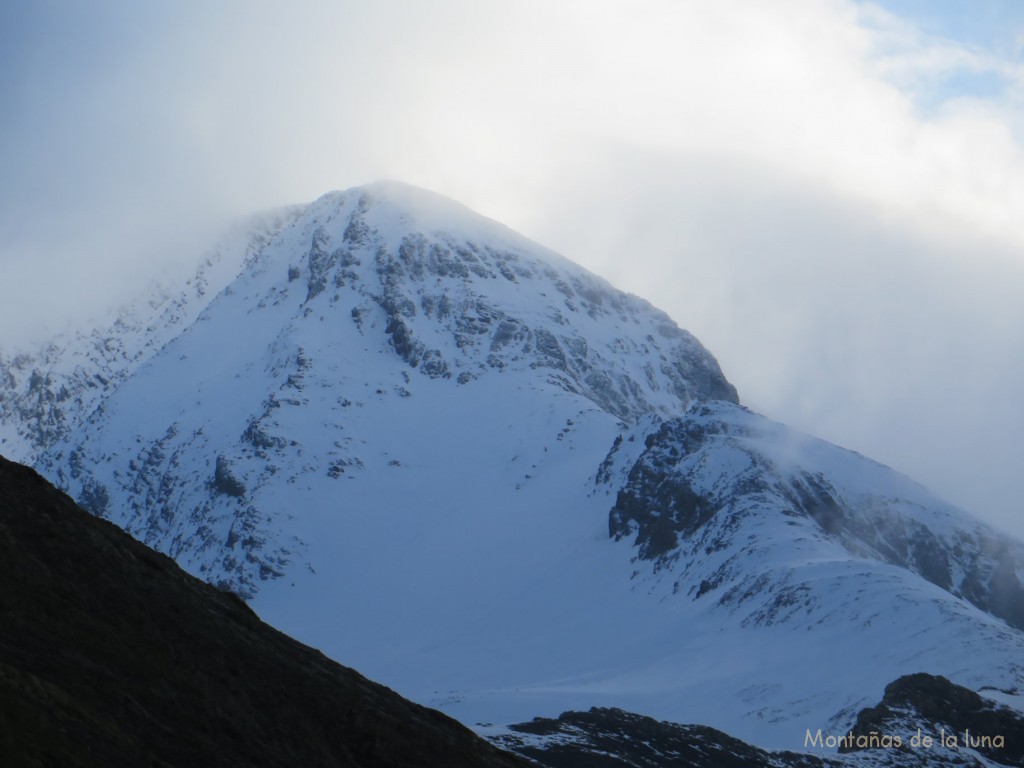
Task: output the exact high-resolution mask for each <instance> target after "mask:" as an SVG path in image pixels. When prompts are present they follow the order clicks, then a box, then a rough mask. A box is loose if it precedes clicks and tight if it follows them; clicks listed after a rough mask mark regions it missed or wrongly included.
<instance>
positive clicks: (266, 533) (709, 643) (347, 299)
mask: <svg viewBox="0 0 1024 768" xmlns="http://www.w3.org/2000/svg"><path fill="white" fill-rule="evenodd" d="M628 257H629V254H624V255H623V258H628ZM204 270H205V271H203V273H202V275H203V276H204V277H203V279H202V280H199V281H194V282H193V284H192V285H190V286H187V290H186V292H185V293H183V294H181V296H175V298H174V299H170V298H167V299H165V300H164V301H163V302H151V306H150V305H146V304H144V305H142V306H143V308H142V309H138V308H137V309H136V310H135V314H134V315H132V316H131V317H123V318H121V319H120V320H119V321H118V322H117V323H115V324H114V325H113V326H112V327H111V328H110V329H109V330H106V331H104V332H97V333H94V334H91V335H80V336H79V337H78V338H77V339H71V340H66V341H64V342H58V343H55V344H54V345H53V346H51V347H50V348H48V349H47V350H44V351H42V352H22V353H20V354H18V355H13V354H8V355H6V356H4V355H0V380H2V381H3V389H2V391H0V419H2V421H0V426H2V429H3V432H0V437H2V438H6V442H5V443H3V444H2V445H0V451H3V452H5V453H8V455H11V456H12V457H13V458H19V459H22V460H26V459H27V460H30V461H31V462H32V463H34V465H35V466H36V467H37V468H39V470H40V471H41V472H42V473H43V474H44V475H46V476H48V477H49V478H50V479H52V480H53V481H54V482H56V483H57V484H58V485H60V486H61V487H63V488H65V489H67V490H68V491H69V492H70V493H71V494H72V495H73V496H75V497H76V498H78V499H79V500H80V501H81V502H82V503H83V505H84V506H86V507H87V508H89V509H90V510H91V511H93V512H94V513H95V514H98V515H101V516H104V517H108V518H110V519H112V520H114V521H115V522H117V523H118V524H119V525H121V526H123V527H125V528H126V529H127V530H128V531H129V532H131V533H132V534H134V535H135V536H136V537H137V538H139V539H140V540H142V541H144V542H145V543H147V544H150V545H151V546H153V547H155V548H157V549H159V550H162V551H164V552H167V553H168V554H170V555H171V556H172V557H174V558H175V559H176V560H177V561H178V562H179V563H181V564H182V565H183V566H185V567H186V568H187V569H189V570H190V571H192V572H193V573H196V574H198V575H201V576H202V577H203V578H205V579H207V580H209V581H211V582H213V583H215V584H218V585H220V586H222V587H226V588H230V589H232V590H234V591H236V592H239V593H240V594H242V595H243V596H245V597H246V598H247V599H249V600H250V603H251V605H252V606H253V607H254V608H255V610H256V611H257V612H258V613H259V614H260V615H261V616H262V617H264V618H265V619H266V620H268V621H269V622H270V623H272V624H274V625H275V626H277V627H279V628H280V629H283V630H284V631H286V632H289V633H290V634H293V635H294V636H296V637H298V638H299V639H300V640H303V641H304V642H307V643H310V644H312V645H315V646H317V647H319V648H321V649H322V650H324V651H325V652H326V653H327V654H328V655H330V656H332V657H334V658H336V659H339V660H341V661H343V662H344V663H346V664H350V665H352V666H354V667H356V668H357V669H359V670H360V671H361V672H363V673H364V674H367V675H368V676H370V677H373V678H375V679H378V680H380V681H382V682H384V683H386V684H388V685H390V686H392V687H394V688H395V689H397V690H398V691H399V692H401V693H403V694H405V695H407V696H409V697H411V698H413V699H414V700H417V701H420V702H422V703H425V704H429V705H431V706H436V707H440V708H442V709H444V710H445V711H447V712H448V713H450V714H452V715H454V716H455V717H457V718H459V719H461V720H463V721H464V722H466V723H468V724H471V725H475V726H476V727H477V728H478V730H480V731H482V732H484V733H487V734H489V735H490V736H492V737H493V738H495V739H499V740H500V739H502V738H505V737H507V736H508V731H506V730H505V729H504V725H506V724H510V723H514V722H521V721H525V720H528V719H529V718H531V717H534V716H545V717H555V716H557V715H558V714H559V713H561V712H563V711H564V710H568V709H575V710H587V709H589V708H590V707H594V706H598V707H615V708H619V709H622V710H629V711H632V712H637V713H640V714H643V715H648V716H652V717H655V718H660V719H664V720H671V721H675V722H681V723H699V724H703V725H708V726H712V727H714V728H718V729H720V730H723V731H725V732H727V733H729V734H732V735H733V736H737V737H740V738H742V739H745V740H747V741H750V742H752V743H754V744H756V745H758V746H761V747H767V748H772V749H789V750H804V749H806V745H805V731H806V730H807V729H810V730H811V731H816V730H817V729H819V728H820V729H823V730H824V732H826V733H830V732H834V733H837V734H842V733H846V731H847V729H848V728H850V727H852V725H853V723H854V720H855V718H856V717H857V714H858V711H859V710H861V709H862V708H863V707H866V706H869V705H872V704H874V703H876V702H878V701H879V699H880V698H881V697H882V693H883V691H884V689H885V686H886V685H887V684H888V683H890V682H892V681H893V680H895V679H896V678H898V677H900V676H902V675H906V674H911V673H919V672H925V673H929V674H933V675H942V676H944V677H946V678H948V679H949V680H951V681H952V682H953V683H956V684H959V685H962V686H966V687H967V688H970V689H972V690H975V691H988V692H989V693H988V695H991V696H996V697H998V698H999V699H1000V700H1002V702H1003V703H1005V704H1008V705H1011V706H1016V707H1018V708H1019V707H1020V706H1021V701H1022V700H1021V698H1020V695H1019V693H1018V692H1019V691H1020V690H1021V686H1022V685H1024V666H1022V665H1024V633H1022V628H1024V599H1022V598H1024V590H1022V587H1021V579H1022V578H1024V569H1022V565H1024V547H1022V545H1021V544H1020V543H1018V542H1015V541H1011V540H1008V539H1006V538H1005V537H1004V536H1002V535H1001V534H1000V533H998V532H996V531H993V530H991V529H989V528H987V527H986V526H984V525H983V524H981V523H979V522H978V521H976V520H974V519H972V518H971V517H969V516H968V515H966V514H965V513H963V512H960V511H959V510H956V509H953V508H951V507H950V506H949V505H947V504H945V503H943V502H942V501H941V500H939V499H936V498H935V497H934V496H932V495H931V494H929V493H928V492H927V491H926V490H925V489H923V488H921V487H920V486H918V485H916V484H914V483H913V482H911V481H910V480H908V479H907V478H905V477H902V476H900V475H898V474H896V473H894V472H892V471H891V470H888V469H887V468H885V467H883V466H881V465H878V464H876V463H874V462H872V461H870V460H868V459H866V458H864V457H862V456H859V455H857V454H854V453H851V452H848V451H844V450H842V449H839V448H836V447H835V446H832V445H829V444H827V443H824V442H822V441H819V440H815V439H813V438H810V437H807V436H804V435H801V434H798V433H796V432H794V431H792V430H790V429H788V428H786V427H785V426H783V425H780V424H776V423H774V422H771V421H770V420H768V419H766V418H764V417H762V416H759V415H757V414H754V413H752V412H750V411H749V410H746V409H745V408H743V407H742V406H740V405H739V403H738V398H737V395H736V392H735V390H734V388H733V387H732V386H731V385H730V384H729V383H728V381H727V380H726V378H725V377H724V375H723V374H722V372H721V370H720V369H719V367H718V365H717V363H716V362H715V360H714V358H713V357H712V356H711V354H710V353H708V352H707V351H706V350H705V349H704V348H703V347H702V346H701V345H700V344H699V342H697V340H696V339H694V338H693V337H692V336H691V335H690V334H689V333H687V332H686V331H683V330H681V329H680V328H679V327H678V326H677V325H676V324H675V323H674V322H673V321H672V320H671V319H670V318H669V317H668V316H667V315H665V314H664V313H663V312H660V311H659V310H657V309H655V308H653V307H651V306H650V305H649V304H648V303H647V302H645V301H643V300H641V299H639V298H637V297H634V296H630V295H627V294H624V293H622V292H620V291H617V290H615V289H614V288H612V287H611V286H609V285H608V284H607V283H605V282H604V281H602V280H600V279H599V278H597V277H595V276H594V275H592V274H590V273H588V272H586V271H585V270H583V269H581V268H580V267H578V266H576V265H574V264H572V263H570V262H568V261H566V260H565V259H563V258H561V257H559V256H558V255H556V254H554V253H551V252H550V251H547V250H545V249H543V248H541V247H540V246H538V245H536V244H534V243H531V242H529V241H527V240H526V239H524V238H522V237H520V236H518V235H516V234H515V233H513V232H511V231H509V230H508V229H506V228H504V227H502V226H501V225H499V224H496V223H495V222H492V221H489V220H486V219H483V218H481V217H479V216H476V215H475V214H473V213H471V212H470V211H468V210H466V209H465V208H463V207H461V206H459V205H457V204H455V203H453V202H451V201H448V200H446V199H443V198H440V197H438V196H435V195H432V194H430V193H426V192H422V191H420V190H416V189H413V188H409V187H405V186H402V185H399V184H394V183H388V184H377V185H371V186H368V187H363V188H359V189H354V190H350V191H348V192H343V193H332V194H328V195H325V196H324V197H322V198H321V199H319V200H317V201H316V202H314V203H312V204H310V205H308V206H304V207H299V208H296V209H293V210H290V211H289V212H287V213H286V214H282V215H281V216H280V217H278V218H276V219H273V220H266V221H265V222H264V223H263V225H262V226H261V227H260V228H258V229H257V231H255V233H254V234H251V235H250V236H238V237H236V239H235V240H234V241H231V242H229V243H228V245H227V246H225V247H224V248H222V249H221V251H220V253H219V256H217V257H216V258H213V259H211V260H210V262H209V264H208V265H207V266H206V267H205V268H204ZM200 285H201V286H202V290H200V289H199V286H200ZM723 311H728V309H727V308H723ZM996 689H998V691H999V692H996V693H992V691H994V690H996ZM837 759H843V760H854V761H855V760H857V759H861V758H859V757H858V756H857V755H854V756H852V757H843V758H837ZM986 759H987V758H986ZM979 764H984V763H979Z"/></svg>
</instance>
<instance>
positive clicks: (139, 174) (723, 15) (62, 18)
mask: <svg viewBox="0 0 1024 768" xmlns="http://www.w3.org/2000/svg"><path fill="white" fill-rule="evenodd" d="M989 6H990V7H991V4H989ZM4 13H6V14H8V16H9V18H6V17H5V18H2V19H0V21H3V22H4V23H3V24H0V28H2V29H4V30H5V32H3V33H0V34H3V35H5V36H6V37H5V39H4V40H2V41H0V42H2V43H4V45H3V46H2V48H3V50H4V51H5V52H4V53H2V54H0V57H2V62H0V63H2V64H3V67H2V70H0V71H2V72H3V73H4V74H3V75H0V78H2V80H0V87H2V92H0V97H2V98H3V102H4V104H5V110H4V112H3V117H2V118H0V120H2V122H0V129H2V132H0V160H2V161H3V163H4V167H5V168H6V169H9V171H8V172H7V173H5V175H4V176H3V178H0V341H4V340H7V339H10V338H17V337H20V336H22V335H26V334H31V333H33V332H36V331H38V330H39V329H40V328H43V327H45V326H47V325H50V326H52V325H53V324H55V323H57V322H58V321H63V320H65V319H72V320H78V321H80V319H81V317H82V313H87V312H90V311H94V310H95V309H96V308H97V307H100V306H103V305H105V304H108V303H109V302H111V301H114V300H117V299H118V298H120V297H123V296H125V295H126V294H127V293H128V292H130V291H131V290H133V289H134V287H135V286H137V285H138V284H139V283H140V282H141V281H143V280H145V279H147V278H148V277H149V276H151V275H152V274H154V273H156V272H158V271H159V270H161V269H165V268H167V266H168V265H180V264H184V263H189V262H194V261H195V260H196V254H197V252H198V251H199V250H200V249H201V248H202V246H204V245H205V244H206V243H208V242H209V241H210V240H211V239H212V233H213V231H214V230H215V228H216V227H217V226H218V225H219V222H220V221H221V220H223V219H225V218H226V217H228V216H229V215H234V214H240V213H244V212H247V211H249V210H252V209H256V208H264V207H268V206H272V205H280V204H286V203H293V202H301V201H304V200H309V199H312V198H315V197H316V196H318V195H320V194H321V193H323V192H324V191H326V190H328V189H336V188H344V187H347V186H351V185H354V184H358V183H362V182H366V181H372V180H374V179H377V178H383V177H391V178H399V179H402V180H405V181H409V182H411V183H415V184H420V185H422V186H425V187H428V188H432V189H435V190H437V191H440V192H443V193H445V194H448V195H450V196H452V197H455V198H457V199H459V200H461V201H462V202H465V203H467V204H468V205H470V206H471V207H474V208H476V209H477V210H480V211H482V212H484V213H486V214H488V215H490V216H493V217H495V218H497V219H500V220H502V221H503V222H505V223H507V224H509V225H510V226H512V227H514V228H516V229H519V230H520V231H523V232H524V233H525V234H528V235H530V236H532V237H534V238H536V239H538V240H540V241H541V242H543V243H545V244H546V245H549V246H551V247H553V248H555V249H556V250H560V251H562V252H563V253H565V254H566V255H567V256H569V257H571V258H573V259H575V260H577V261H579V262H581V263H583V264H584V265H586V266H588V267H590V268H591V269H593V270H595V271H596V272H598V273H600V274H602V275H604V276H606V277H607V278H609V279H610V280H611V281H612V282H614V283H616V284H618V285H620V286H621V287H624V288H627V289H628V290H631V291H633V292H635V293H638V294H640V295H643V296H645V297H647V298H649V299H651V300H652V301H653V302H654V303H656V304H658V305H659V306H662V307H663V308H665V309H666V310H668V311H669V312H670V313H671V314H672V315H673V316H674V317H675V318H676V319H677V320H678V321H679V322H680V324H682V325H683V326H685V327H688V328H690V329H691V330H692V331H694V332H695V333H696V334H697V335H698V337H699V338H701V339H702V341H704V342H705V344H706V345H707V346H708V347H709V348H710V349H711V350H712V351H713V352H714V353H715V354H716V355H717V356H718V357H719V359H720V361H721V362H722V364H723V367H724V368H725V370H726V373H727V375H729V376H730V378H731V379H732V380H733V381H734V382H735V383H736V384H737V386H738V388H739V390H740V394H741V397H743V398H744V399H745V401H746V402H748V403H749V404H751V405H752V406H754V407H756V408H758V409H760V410H762V411H764V412H766V413H767V414H768V415H771V416H773V417H776V418H779V419H781V420H783V421H787V422H790V423H792V424H794V425H796V426H799V427H801V428H804V429H806V430H808V431H811V432H814V433H816V434H819V435H821V436H823V437H826V438H828V439H831V440H833V441H835V442H838V443H840V444H842V445H846V446H848V447H851V448H855V449H857V450H860V451H862V452H864V453H866V454H868V455H871V456H873V457H875V458H878V459H879V460H882V461H885V462H887V463H891V464H892V465H894V466H895V467H897V468H898V469H901V470H903V471H906V472H908V473H909V474H911V475H913V476H915V477H917V478H918V479H920V480H922V481H923V482H924V483H925V484H926V485H930V486H931V487H933V488H935V489H936V490H938V491H940V492H941V493H943V494H945V495H946V496H947V497H949V498H951V500H953V501H955V502H957V503H960V504H962V505H964V506H966V507H967V508H969V509H972V510H973V511H976V512H978V513H979V514H982V515H984V516H986V517H987V518H989V519H992V520H995V521H997V522H998V523H999V524H1001V525H1003V526H1004V527H1006V528H1009V529H1011V530H1013V531H1014V532H1015V533H1017V534H1018V535H1024V516H1022V515H1021V514H1020V513H1021V509H1020V503H1019V502H1018V500H1017V497H1018V495H1019V494H1018V492H1017V490H1016V482H1017V478H1018V477H1020V476H1022V475H1024V466H1022V462H1024V452H1022V451H1021V450H1020V449H1019V447H1018V445H1019V439H1020V433H1021V430H1022V428H1024V407H1022V405H1021V397H1020V393H1021V392H1022V391H1024V348H1022V347H1024V333H1022V329H1024V310H1022V309H1021V305H1022V304H1024V302H1021V301H1020V300H1019V296H1020V295H1021V294H1022V293H1024V290H1022V289H1024V256H1022V253H1024V250H1022V249H1024V216H1022V215H1021V213H1020V212H1021V211H1022V210H1024V150H1022V147H1024V138H1022V137H1024V130H1022V126H1024V123H1022V114H1024V110H1022V104H1024V98H1022V94H1024V68H1022V66H1021V64H1020V63H1019V61H1018V60H1017V59H1016V58H1014V55H1012V54H1015V53H1018V52H1019V49H1017V50H1015V51H1013V52H1011V54H1008V53H1007V51H1006V50H1005V49H1002V48H999V49H997V48H991V49H988V48H985V47H984V46H979V45H977V44H973V43H972V44H966V43H963V42H957V41H955V40H952V39H948V38H937V37H932V36H929V35H928V34H926V33H925V32H922V31H921V28H920V27H918V26H916V22H914V21H913V20H906V19H900V18H897V17H896V16H894V15H892V14H890V13H888V12H886V11H885V10H883V9H882V8H880V7H878V6H876V5H872V4H869V3H857V2H848V1H846V0H774V1H773V2H769V3H750V2H740V1H738V0H735V1H734V0H716V1H715V2H713V3H712V2H679V1H672V0H621V1H616V0H601V1H595V0H565V1H564V2H559V3H543V2H538V1H537V0H518V1H517V2H487V1H484V0H462V1H457V0H447V1H445V2H434V3H430V4H427V3H416V2H400V1H399V0H383V1H381V2H374V3H372V4H371V3H355V2H344V3H338V2H329V3H328V2H324V3H311V4H304V5H303V6H302V7H301V8H299V9H295V8H286V7H285V6H284V5H283V4H275V3H253V2H244V3H243V2H237V3H217V4H203V3H198V2H197V3H181V2H174V3H171V2H168V3H154V4H131V3H115V2H108V3H98V4H90V6H89V8H88V9H83V8H80V7H78V6H77V5H76V4H73V3H70V2H68V3H60V2H56V3H50V4H46V3H40V4H32V7H31V8H23V9H20V10H18V9H16V10H11V9H10V8H9V9H8V10H6V11H4ZM1012 23H1013V20H1012V19H1011V20H1010V22H1009V25H1010V26H1012ZM1022 29H1024V27H1022ZM1005 37H1006V35H1005V33H1004V35H1003V38H1004V39H1005ZM1018 39H1021V38H1020V37H1019V33H1018ZM69 308H75V310H70V309H69Z"/></svg>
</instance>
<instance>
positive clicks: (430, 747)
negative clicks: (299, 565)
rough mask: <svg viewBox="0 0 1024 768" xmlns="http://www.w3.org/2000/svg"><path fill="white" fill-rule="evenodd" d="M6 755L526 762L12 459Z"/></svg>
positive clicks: (3, 559)
mask: <svg viewBox="0 0 1024 768" xmlns="http://www.w3.org/2000/svg"><path fill="white" fill-rule="evenodd" d="M353 631H358V627H353ZM0 765H4V766H21V767H22V768H31V767H33V766H61V767H62V768H71V767H74V766H97V767H99V766H102V767H103V768H116V767H117V766H125V767H129V766H130V767H131V768H138V766H160V767H161V768H167V767H169V766H181V767H182V768H196V767H198V766H240V765H244V766H302V767H303V768H309V767H312V766H360V767H369V766H380V767H383V766H396V767H397V766H402V767H403V768H407V767H409V766H440V765H444V766H452V767H453V768H454V767H455V766H494V767H495V768H498V767H499V766H501V767H509V768H510V767H511V766H517V765H525V763H524V762H523V761H522V760H521V759H520V758H517V757H515V756H512V755H510V754H507V753H502V752H500V751H499V750H497V749H495V748H494V747H492V746H490V745H489V744H487V743H486V742H484V741H482V740H481V739H479V738H477V737H476V736H475V735H474V734H472V733H471V732H470V731H468V730H467V729H465V728H464V727H462V726H461V725H459V724H458V723H457V722H455V721H454V720H452V719H450V718H448V717H446V716H444V715H442V714H440V713H439V712H436V711H433V710H430V709H426V708H424V707H421V706H418V705H416V704H412V703H411V702H408V701H406V700H404V699H402V698H401V697H399V696H398V695H397V694H395V693H394V692H392V691H390V690H388V689H387V688H384V687H383V686H380V685H377V684H375V683H373V682H371V681H369V680H367V679H365V678H364V677H362V676H361V675H359V674H358V673H356V672H354V671H353V670H350V669H347V668H345V667H342V666H340V665H338V664H336V663H334V662H332V661H330V660H329V659H327V658H326V657H325V656H323V655H322V654H321V653H319V652H317V651H315V650H313V649H311V648H308V647H306V646H303V645H301V644H300V643H298V642H296V641H294V640H292V639H290V638H288V637H286V636H285V635H283V634H281V633H279V632H277V631H276V630H274V629H272V628H270V627H269V626H267V625H266V624H264V623H263V622H261V621H260V620H259V619H258V618H257V617H256V615H255V614H254V613H253V612H252V611H251V610H249V609H248V608H247V607H246V606H245V604H244V603H243V602H242V601H241V600H239V599H238V598H236V597H235V596H233V595H231V594H228V593H224V592H220V591H218V590H217V589H215V588H213V587H211V586H209V585H207V584H205V583H203V582H201V581H199V580H198V579H195V578H193V577H191V576H189V575H187V574H186V573H185V572H184V571H182V570H181V569H180V568H178V566H177V565H175V564H174V562H173V561H172V560H170V559H169V558H167V557H165V556H163V555H160V554H157V553H155V552H153V551H152V550H150V549H148V548H146V547H144V546H143V545H141V544H139V543H138V542H136V541H134V540H133V539H131V538H130V537H128V536H127V535H126V534H124V533H123V532H122V531H121V530H120V529H118V528H117V527H115V526H114V525H112V524H110V523H107V522H105V521H103V520H99V519H97V518H95V517H93V516H91V515H88V514H86V513H85V512H83V511H82V510H80V509H79V508H77V507H76V506H75V504H74V503H73V502H72V501H71V499H69V498H68V497H67V496H65V495H64V494H62V493H60V492H59V491H57V490H56V489H54V488H53V487H52V486H50V485H49V484H48V483H46V481H44V480H43V479H42V478H41V477H39V476H38V475H37V474H36V473H35V472H33V471H32V470H31V469H28V468H26V467H23V466H21V465H18V464H14V463H12V462H9V461H7V460H5V459H3V458H2V457H0Z"/></svg>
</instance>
